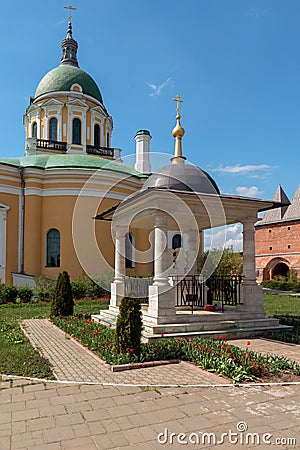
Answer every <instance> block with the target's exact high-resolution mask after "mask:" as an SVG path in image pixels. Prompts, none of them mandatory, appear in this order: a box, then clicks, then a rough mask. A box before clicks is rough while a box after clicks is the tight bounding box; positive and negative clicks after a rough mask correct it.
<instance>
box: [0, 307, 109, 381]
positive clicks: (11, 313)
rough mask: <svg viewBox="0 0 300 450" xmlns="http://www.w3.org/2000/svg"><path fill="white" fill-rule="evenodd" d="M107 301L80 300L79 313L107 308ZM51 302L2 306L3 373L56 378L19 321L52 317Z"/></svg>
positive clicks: (0, 367)
mask: <svg viewBox="0 0 300 450" xmlns="http://www.w3.org/2000/svg"><path fill="white" fill-rule="evenodd" d="M107 304H108V302H107V301H106V300H105V301H104V300H90V299H86V300H78V301H76V302H75V308H74V311H75V313H79V312H87V313H90V314H91V313H92V314H94V313H98V312H99V310H100V308H102V309H103V308H105V307H107ZM49 313H50V303H45V302H44V303H42V302H39V303H26V304H15V305H13V304H7V305H0V374H1V373H3V374H11V375H24V376H30V377H38V378H48V379H53V378H54V376H53V373H52V370H51V366H50V364H49V362H48V360H46V359H45V358H43V357H41V356H40V355H39V353H38V352H37V351H36V350H35V349H34V348H33V347H32V346H31V345H30V342H29V340H28V339H27V338H26V336H24V335H23V333H22V330H21V328H20V325H19V323H20V322H21V321H22V320H24V319H32V318H35V319H43V318H46V317H48V316H49Z"/></svg>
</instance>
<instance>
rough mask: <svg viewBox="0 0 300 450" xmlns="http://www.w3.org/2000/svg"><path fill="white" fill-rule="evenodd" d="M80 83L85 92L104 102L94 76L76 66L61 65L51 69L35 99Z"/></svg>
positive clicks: (42, 80) (39, 87) (42, 81)
mask: <svg viewBox="0 0 300 450" xmlns="http://www.w3.org/2000/svg"><path fill="white" fill-rule="evenodd" d="M75 83H76V84H79V85H80V86H81V87H82V92H83V93H84V94H87V95H90V96H91V97H93V98H95V99H97V100H99V101H100V102H101V103H102V104H103V100H102V95H101V92H100V90H99V88H98V86H97V84H96V82H95V81H94V80H93V78H92V77H91V76H90V75H89V74H88V73H86V72H85V71H84V70H82V69H80V68H79V67H76V66H71V65H60V66H58V67H55V68H54V69H52V70H50V72H48V73H47V74H46V75H45V76H44V77H43V78H42V79H41V81H40V83H39V85H38V87H37V89H36V91H35V94H34V99H36V98H37V97H39V96H40V95H43V94H48V93H50V92H59V91H70V89H71V86H72V85H73V84H75Z"/></svg>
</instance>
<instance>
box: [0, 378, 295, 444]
mask: <svg viewBox="0 0 300 450" xmlns="http://www.w3.org/2000/svg"><path fill="white" fill-rule="evenodd" d="M0 410H1V413H0V450H64V449H72V450H73V449H74V450H76V449H78V450H79V449H80V450H101V449H104V450H109V449H122V450H148V449H162V448H169V449H172V448H175V449H179V448H188V449H192V448H193V449H195V448H197V449H198V448H206V449H210V450H215V449H216V448H220V449H221V448H223V449H224V450H231V449H232V450H234V449H238V450H244V449H250V448H251V449H254V448H257V449H270V448H272V447H274V448H278V449H289V450H291V449H296V448H299V445H300V433H299V422H300V386H299V385H297V386H295V385H293V386H269V387H266V386H251V387H234V386H231V387H229V386H221V387H203V388H201V387H198V388H190V387H185V388H166V387H165V388H153V387H152V388H141V387H136V386H135V387H134V386H99V385H92V386H91V385H90V386H88V385H72V386H70V385H69V386H67V385H64V384H61V385H59V384H57V383H50V382H47V383H37V384H30V383H29V384H28V382H27V381H25V380H14V381H13V383H12V386H11V381H2V383H1V391H0ZM241 422H242V423H241ZM238 423H239V430H240V432H239V433H238V434H237V437H238V439H239V441H238V442H241V437H242V436H244V441H245V434H246V433H245V432H243V431H242V429H243V428H244V429H245V428H246V427H247V433H256V441H255V442H256V443H255V444H254V445H249V444H248V445H246V444H238V445H236V444H235V445H231V444H230V443H229V442H230V441H228V438H227V437H225V439H224V444H223V445H213V440H212V441H211V443H210V444H209V443H208V438H206V440H205V444H203V445H202V439H204V437H203V433H214V434H215V436H216V439H220V436H221V434H222V433H229V432H230V431H232V432H233V433H236V432H237V424H238ZM165 430H168V431H167V433H168V436H169V439H168V442H169V443H168V444H167V445H163V442H164V436H165V435H167V433H166V434H164V432H165ZM180 432H183V433H186V434H187V439H189V437H191V439H192V442H194V443H195V439H196V437H197V436H198V439H199V440H200V445H194V444H188V445H183V444H178V443H177V435H178V433H180ZM159 433H163V434H162V435H161V437H160V439H161V442H162V443H161V444H160V443H159V442H158V440H157V436H158V434H159ZM170 433H176V435H175V437H174V438H173V439H174V443H173V444H172V445H171V444H170ZM190 433H193V434H190ZM265 433H270V436H269V437H268V438H267V439H269V442H271V443H275V439H281V440H282V439H287V438H293V439H296V443H295V442H294V443H289V445H285V444H282V445H266V444H265V445H264V444H263V443H262V442H263V441H262V439H263V435H264V434H265ZM195 436H196V437H195ZM235 438H236V437H235ZM184 439H185V438H184ZM211 439H214V438H213V436H212V437H211ZM257 439H260V443H261V445H258V444H257V442H258V441H257ZM250 442H251V441H250ZM285 442H286V441H285ZM297 443H298V445H297Z"/></svg>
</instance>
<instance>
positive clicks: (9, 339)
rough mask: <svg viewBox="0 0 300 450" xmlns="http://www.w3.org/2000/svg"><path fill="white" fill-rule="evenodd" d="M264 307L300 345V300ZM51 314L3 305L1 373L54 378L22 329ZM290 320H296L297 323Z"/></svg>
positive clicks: (281, 299)
mask: <svg viewBox="0 0 300 450" xmlns="http://www.w3.org/2000/svg"><path fill="white" fill-rule="evenodd" d="M107 305H108V301H107V300H91V299H84V300H77V301H76V302H75V308H74V312H75V314H77V313H83V312H85V313H87V314H95V313H98V312H99V310H100V309H105V308H106V307H107ZM264 305H265V309H266V312H267V314H268V316H274V315H276V316H280V317H284V316H285V318H284V319H282V320H283V321H284V323H287V324H288V323H289V320H293V323H292V325H293V326H294V327H295V331H294V332H293V333H292V334H291V333H290V332H289V333H285V334H284V335H278V334H277V335H276V337H277V338H280V339H284V340H287V341H289V342H296V343H297V342H298V343H300V297H293V296H287V295H282V294H280V295H279V294H264ZM49 313H50V303H45V302H44V303H42V302H39V303H27V304H16V305H11V304H7V305H0V373H6V374H12V375H25V376H32V377H40V378H44V377H45V378H53V373H52V371H51V367H50V365H49V363H48V361H47V360H45V359H44V358H42V357H41V356H40V355H39V353H38V352H37V351H36V350H34V349H33V348H32V347H31V345H30V343H29V341H28V339H27V338H26V337H25V336H24V335H23V334H22V331H21V329H20V326H19V322H20V321H22V320H24V319H29V318H46V317H48V316H49ZM286 316H293V317H294V319H289V318H286ZM295 320H296V322H295ZM295 324H296V326H295ZM298 325H299V327H298Z"/></svg>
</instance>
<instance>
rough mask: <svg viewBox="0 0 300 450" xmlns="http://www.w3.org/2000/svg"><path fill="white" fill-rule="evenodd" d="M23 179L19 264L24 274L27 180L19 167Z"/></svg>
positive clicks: (20, 271)
mask: <svg viewBox="0 0 300 450" xmlns="http://www.w3.org/2000/svg"><path fill="white" fill-rule="evenodd" d="M19 174H20V178H21V196H20V224H19V226H20V228H19V263H18V272H19V273H24V216H25V179H24V167H19Z"/></svg>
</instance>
